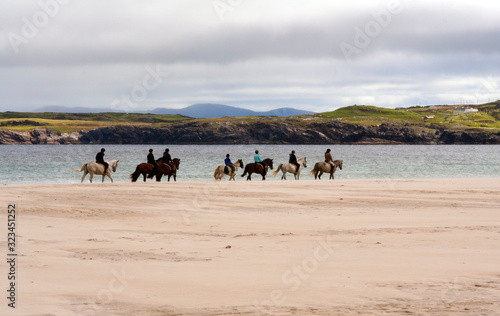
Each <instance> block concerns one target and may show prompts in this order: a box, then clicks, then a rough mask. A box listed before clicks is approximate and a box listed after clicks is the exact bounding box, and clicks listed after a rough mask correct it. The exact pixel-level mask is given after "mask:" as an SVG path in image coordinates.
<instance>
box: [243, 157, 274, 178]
mask: <svg viewBox="0 0 500 316" xmlns="http://www.w3.org/2000/svg"><path fill="white" fill-rule="evenodd" d="M261 163H262V164H263V165H264V168H262V166H261V165H260V163H256V162H252V163H249V164H247V165H246V166H245V172H244V173H243V174H242V175H241V176H242V177H244V176H246V174H247V173H248V177H247V181H251V180H252V173H258V174H260V175H261V176H262V181H264V180H266V174H267V170H268V169H269V168H271V169H273V160H272V159H271V158H266V159H264V160H263V161H262V162H261Z"/></svg>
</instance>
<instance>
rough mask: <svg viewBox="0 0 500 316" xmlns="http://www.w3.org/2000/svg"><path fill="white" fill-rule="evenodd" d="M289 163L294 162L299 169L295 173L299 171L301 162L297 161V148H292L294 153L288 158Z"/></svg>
mask: <svg viewBox="0 0 500 316" xmlns="http://www.w3.org/2000/svg"><path fill="white" fill-rule="evenodd" d="M288 162H289V163H291V164H294V165H295V167H297V170H295V172H294V173H297V172H299V167H300V165H299V163H298V162H297V157H296V156H295V150H292V153H291V154H290V159H289V160H288Z"/></svg>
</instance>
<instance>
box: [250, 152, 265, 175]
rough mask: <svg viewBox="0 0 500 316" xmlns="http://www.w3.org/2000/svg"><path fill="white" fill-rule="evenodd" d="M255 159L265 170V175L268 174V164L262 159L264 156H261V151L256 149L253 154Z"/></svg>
mask: <svg viewBox="0 0 500 316" xmlns="http://www.w3.org/2000/svg"><path fill="white" fill-rule="evenodd" d="M253 160H254V161H255V163H256V164H258V165H260V166H261V167H262V170H264V175H265V174H266V172H267V170H266V166H265V165H264V162H263V161H262V158H260V155H259V151H258V150H256V151H255V155H254V156H253Z"/></svg>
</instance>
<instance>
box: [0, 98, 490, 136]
mask: <svg viewBox="0 0 500 316" xmlns="http://www.w3.org/2000/svg"><path fill="white" fill-rule="evenodd" d="M464 108H474V109H477V110H478V112H475V113H467V114H465V113H463V109H464ZM460 109H462V110H460ZM318 121H319V122H325V121H338V122H343V123H349V124H359V125H379V124H382V123H391V124H404V125H407V124H413V125H418V126H422V127H429V128H437V127H441V128H445V129H453V130H457V129H458V130H460V129H470V128H474V129H481V130H485V131H495V132H496V131H498V130H500V101H496V102H491V103H487V104H480V105H466V106H464V105H439V106H415V107H409V108H401V109H390V108H384V107H376V106H370V105H352V106H347V107H343V108H339V109H337V110H335V111H331V112H324V113H317V114H312V115H300V116H294V117H253V116H252V117H243V118H241V117H223V118H216V119H193V118H190V117H186V116H181V115H155V114H137V113H130V114H126V113H28V112H26V113H25V112H2V113H0V129H8V130H14V131H31V130H33V129H35V128H39V127H45V128H49V129H53V130H56V131H58V132H60V133H65V132H72V131H80V130H92V129H96V128H101V127H107V126H116V125H141V126H165V125H168V124H172V123H179V122H195V123H213V122H228V123H237V124H252V123H255V122H261V123H264V124H265V123H276V122H278V123H279V122H287V123H293V124H298V125H307V124H310V123H313V122H318Z"/></svg>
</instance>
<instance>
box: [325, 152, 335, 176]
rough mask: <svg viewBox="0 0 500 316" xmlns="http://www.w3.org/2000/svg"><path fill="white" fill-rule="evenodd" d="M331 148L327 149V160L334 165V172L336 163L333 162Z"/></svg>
mask: <svg viewBox="0 0 500 316" xmlns="http://www.w3.org/2000/svg"><path fill="white" fill-rule="evenodd" d="M330 151H331V150H330V148H328V149H327V150H326V153H325V162H327V163H330V165H332V172H333V170H335V164H334V163H333V158H332V153H331V152H330Z"/></svg>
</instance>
